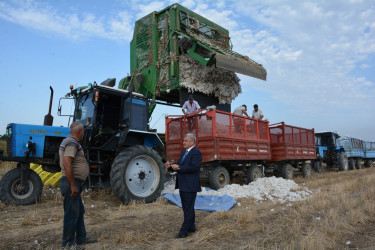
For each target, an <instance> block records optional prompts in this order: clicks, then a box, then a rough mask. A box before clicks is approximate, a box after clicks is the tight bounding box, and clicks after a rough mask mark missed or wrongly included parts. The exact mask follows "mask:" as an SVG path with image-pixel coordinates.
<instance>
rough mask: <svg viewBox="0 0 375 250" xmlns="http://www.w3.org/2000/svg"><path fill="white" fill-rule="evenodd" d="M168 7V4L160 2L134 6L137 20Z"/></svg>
mask: <svg viewBox="0 0 375 250" xmlns="http://www.w3.org/2000/svg"><path fill="white" fill-rule="evenodd" d="M167 6H168V3H166V2H162V1H154V2H150V3H147V4H138V5H137V6H136V9H135V10H136V11H138V13H137V19H139V18H142V17H144V16H147V15H148V14H150V13H152V12H154V11H160V10H162V9H164V8H165V7H167Z"/></svg>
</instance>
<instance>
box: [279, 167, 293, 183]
mask: <svg viewBox="0 0 375 250" xmlns="http://www.w3.org/2000/svg"><path fill="white" fill-rule="evenodd" d="M293 175H294V168H293V167H292V165H291V164H289V163H285V164H283V166H282V167H281V177H283V178H284V179H287V180H291V179H293Z"/></svg>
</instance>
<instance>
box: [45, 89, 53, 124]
mask: <svg viewBox="0 0 375 250" xmlns="http://www.w3.org/2000/svg"><path fill="white" fill-rule="evenodd" d="M49 88H50V89H51V97H50V100H49V111H48V114H46V115H45V116H44V124H43V125H44V126H52V124H53V116H52V115H51V110H52V100H53V88H52V87H51V86H49Z"/></svg>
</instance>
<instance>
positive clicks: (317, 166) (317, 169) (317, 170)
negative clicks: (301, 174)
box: [313, 161, 323, 173]
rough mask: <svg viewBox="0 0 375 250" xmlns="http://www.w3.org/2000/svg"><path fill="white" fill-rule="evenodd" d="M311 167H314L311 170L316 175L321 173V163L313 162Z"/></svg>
mask: <svg viewBox="0 0 375 250" xmlns="http://www.w3.org/2000/svg"><path fill="white" fill-rule="evenodd" d="M313 166H314V167H313V168H314V170H315V172H317V173H322V172H323V166H322V162H321V161H314V163H313Z"/></svg>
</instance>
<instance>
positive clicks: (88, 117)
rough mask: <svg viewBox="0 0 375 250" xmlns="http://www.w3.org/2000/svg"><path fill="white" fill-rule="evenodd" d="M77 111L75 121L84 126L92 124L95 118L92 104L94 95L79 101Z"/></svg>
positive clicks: (83, 97) (81, 98) (84, 96)
mask: <svg viewBox="0 0 375 250" xmlns="http://www.w3.org/2000/svg"><path fill="white" fill-rule="evenodd" d="M77 101H78V105H77V111H76V112H75V116H74V120H75V121H76V122H80V123H82V124H83V125H86V124H87V123H91V122H92V118H93V116H94V108H95V106H94V104H93V103H92V93H90V94H87V95H83V96H81V97H80V98H78V99H77Z"/></svg>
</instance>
